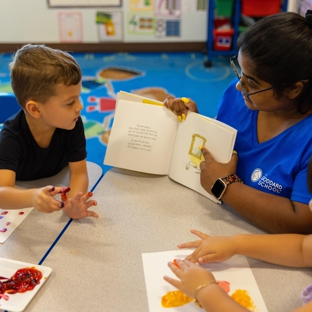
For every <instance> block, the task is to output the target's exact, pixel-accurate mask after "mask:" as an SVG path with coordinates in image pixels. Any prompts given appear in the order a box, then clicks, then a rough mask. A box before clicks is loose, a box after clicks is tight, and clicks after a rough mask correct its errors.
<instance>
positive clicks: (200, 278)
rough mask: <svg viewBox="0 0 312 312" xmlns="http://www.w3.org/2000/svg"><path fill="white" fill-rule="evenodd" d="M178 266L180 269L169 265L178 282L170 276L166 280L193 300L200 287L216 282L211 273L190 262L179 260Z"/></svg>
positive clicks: (165, 277)
mask: <svg viewBox="0 0 312 312" xmlns="http://www.w3.org/2000/svg"><path fill="white" fill-rule="evenodd" d="M178 265H179V267H180V268H178V267H177V266H176V265H175V264H173V263H172V262H169V263H168V266H169V268H170V269H171V271H172V272H173V273H174V274H175V275H176V277H177V278H178V280H177V279H174V278H171V277H169V276H164V280H165V281H166V282H168V283H169V284H171V285H172V286H173V287H175V288H177V289H179V290H181V291H182V292H183V293H184V294H186V295H187V296H189V297H191V298H194V294H195V291H196V289H197V288H198V286H200V285H203V284H207V283H210V282H211V281H213V280H214V277H213V275H212V273H211V272H209V271H207V270H206V269H204V268H202V267H200V266H199V265H196V264H194V263H192V262H190V261H188V260H178Z"/></svg>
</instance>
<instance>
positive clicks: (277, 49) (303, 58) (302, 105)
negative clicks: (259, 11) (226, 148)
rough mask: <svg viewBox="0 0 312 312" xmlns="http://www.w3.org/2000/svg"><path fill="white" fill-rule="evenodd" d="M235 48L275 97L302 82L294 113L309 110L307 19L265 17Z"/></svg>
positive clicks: (310, 37)
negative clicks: (266, 83) (269, 85)
mask: <svg viewBox="0 0 312 312" xmlns="http://www.w3.org/2000/svg"><path fill="white" fill-rule="evenodd" d="M237 45H238V49H239V50H240V52H241V53H242V54H243V55H244V56H245V57H247V58H248V59H249V60H250V62H251V64H252V65H253V68H252V70H253V73H254V75H255V76H257V77H258V78H260V79H261V80H264V81H266V82H268V83H270V84H271V85H273V86H277V87H276V88H275V89H274V90H275V91H276V93H277V96H282V94H283V91H284V90H287V89H292V88H293V87H294V84H295V83H296V82H298V81H302V82H303V84H304V88H303V90H302V91H301V93H300V95H299V96H298V97H297V105H298V110H299V112H301V113H305V112H306V111H308V110H309V109H312V23H311V22H309V21H308V19H307V18H304V17H303V16H301V15H299V14H296V13H292V12H284V13H279V14H275V15H271V16H268V17H265V18H263V19H261V20H259V21H258V22H256V23H255V24H254V25H252V26H251V27H250V28H249V29H248V30H247V31H246V32H244V33H243V34H242V35H241V36H240V37H239V39H238V43H237ZM305 80H309V81H307V82H304V81H305Z"/></svg>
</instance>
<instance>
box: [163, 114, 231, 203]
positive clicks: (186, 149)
mask: <svg viewBox="0 0 312 312" xmlns="http://www.w3.org/2000/svg"><path fill="white" fill-rule="evenodd" d="M236 132H237V131H236V130H235V129H234V128H232V127H230V126H228V125H224V124H223V123H221V122H220V121H217V120H215V119H212V118H208V117H204V116H201V115H199V114H195V113H190V112H189V113H188V115H187V118H186V120H185V121H183V122H182V123H180V124H179V128H178V133H177V136H176V141H175V146H174V151H173V154H172V160H171V164H170V170H169V177H170V178H171V179H173V180H175V181H177V182H179V183H181V184H183V185H185V186H187V187H189V188H191V189H193V190H195V191H197V192H199V193H200V194H203V195H204V196H206V197H208V198H209V199H211V200H213V201H214V202H219V201H217V200H216V199H215V197H214V196H212V195H210V194H209V193H208V192H206V191H205V190H204V189H203V187H202V186H201V185H200V163H201V162H202V161H203V160H204V158H203V155H202V153H201V150H200V147H201V146H205V147H206V148H207V149H208V150H209V152H210V153H211V154H212V156H213V157H214V158H215V160H216V161H218V162H221V163H227V162H229V161H230V159H231V156H232V152H233V148H234V143H235V139H236Z"/></svg>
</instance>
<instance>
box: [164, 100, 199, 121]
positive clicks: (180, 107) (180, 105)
mask: <svg viewBox="0 0 312 312" xmlns="http://www.w3.org/2000/svg"><path fill="white" fill-rule="evenodd" d="M164 105H165V107H166V108H167V109H170V110H171V111H172V112H173V113H174V114H175V115H177V116H178V120H179V122H181V121H182V120H184V119H185V118H186V115H187V111H190V112H194V113H198V110H197V106H196V103H195V102H194V101H192V100H191V99H187V98H174V97H173V96H169V97H167V98H166V100H165V101H164Z"/></svg>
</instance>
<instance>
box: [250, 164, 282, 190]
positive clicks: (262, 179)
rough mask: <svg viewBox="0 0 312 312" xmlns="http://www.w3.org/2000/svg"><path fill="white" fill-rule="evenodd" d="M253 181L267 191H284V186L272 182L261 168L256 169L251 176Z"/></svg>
mask: <svg viewBox="0 0 312 312" xmlns="http://www.w3.org/2000/svg"><path fill="white" fill-rule="evenodd" d="M251 181H252V182H258V183H257V184H258V185H259V186H260V187H262V188H264V189H267V190H269V191H271V192H273V193H280V192H281V191H282V189H283V186H282V185H280V184H278V183H276V182H274V181H273V180H270V179H269V178H268V177H267V176H265V175H263V172H262V170H261V169H260V168H257V169H255V170H254V171H253V172H252V174H251Z"/></svg>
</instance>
